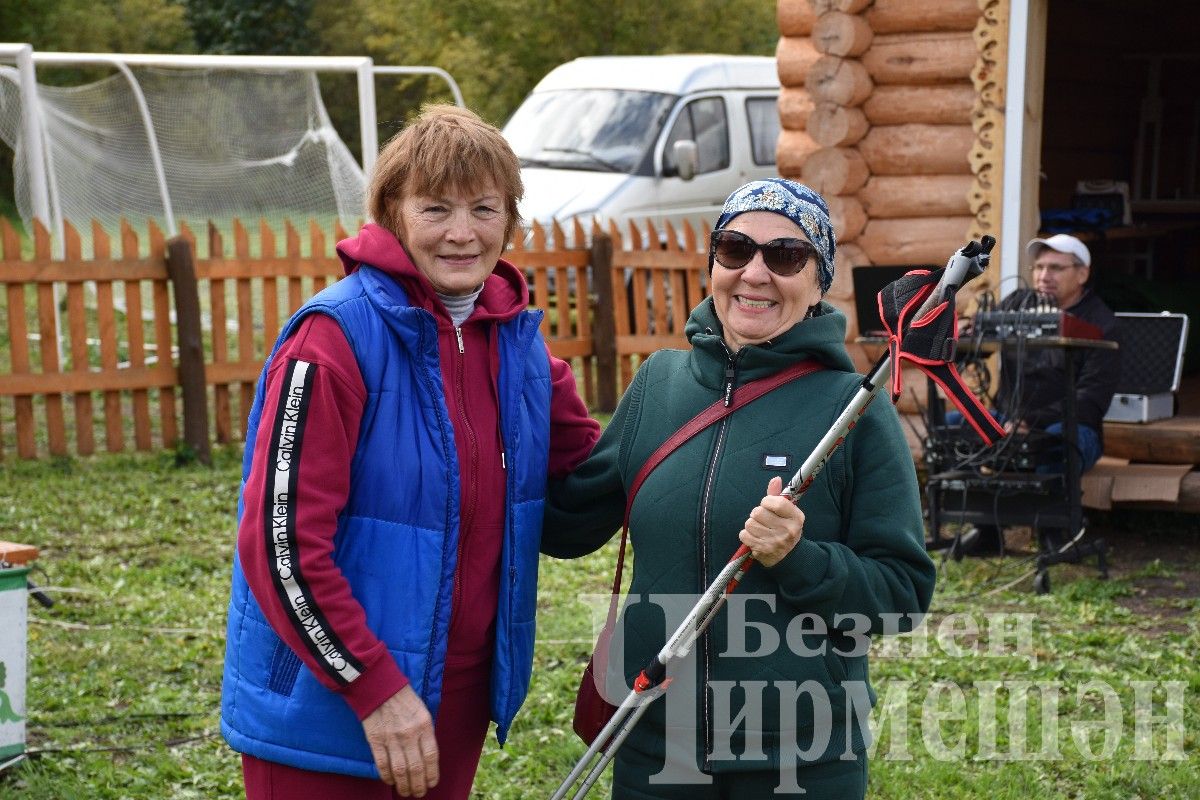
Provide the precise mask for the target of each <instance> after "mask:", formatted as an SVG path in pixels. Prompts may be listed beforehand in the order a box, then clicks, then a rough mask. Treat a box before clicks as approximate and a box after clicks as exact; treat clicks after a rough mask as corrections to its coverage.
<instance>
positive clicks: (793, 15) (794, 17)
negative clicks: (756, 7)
mask: <svg viewBox="0 0 1200 800" xmlns="http://www.w3.org/2000/svg"><path fill="white" fill-rule="evenodd" d="M816 21H817V12H816V11H815V10H813V7H812V3H810V2H809V1H808V0H779V2H778V4H777V5H776V6H775V22H776V24H778V26H779V33H780V35H782V36H808V35H809V34H811V33H812V29H813V25H814V24H816Z"/></svg>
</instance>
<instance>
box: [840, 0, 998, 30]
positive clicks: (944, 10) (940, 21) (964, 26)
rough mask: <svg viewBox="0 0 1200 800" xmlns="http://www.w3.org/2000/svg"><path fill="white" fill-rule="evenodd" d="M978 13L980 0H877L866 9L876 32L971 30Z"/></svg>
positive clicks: (872, 27)
mask: <svg viewBox="0 0 1200 800" xmlns="http://www.w3.org/2000/svg"><path fill="white" fill-rule="evenodd" d="M979 17H980V11H979V0H938V2H936V3H914V2H913V0H875V2H874V3H872V4H871V7H870V8H868V9H867V10H866V11H865V12H864V13H863V18H864V19H866V21H867V22H868V23H869V24H870V26H871V30H873V31H875V33H916V32H919V31H970V30H973V29H974V28H975V24H976V23H977V22H979Z"/></svg>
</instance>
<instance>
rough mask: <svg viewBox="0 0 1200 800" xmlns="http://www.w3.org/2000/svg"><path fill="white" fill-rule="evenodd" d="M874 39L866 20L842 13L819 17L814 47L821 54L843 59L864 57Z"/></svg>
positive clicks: (813, 32)
mask: <svg viewBox="0 0 1200 800" xmlns="http://www.w3.org/2000/svg"><path fill="white" fill-rule="evenodd" d="M874 37H875V34H874V33H873V32H872V31H871V26H870V25H868V24H867V21H866V20H865V19H863V18H862V17H860V16H858V15H857V14H846V13H844V12H841V11H831V12H829V13H828V14H822V15H821V16H819V17H817V23H816V25H814V26H813V31H812V41H813V47H815V48H817V50H818V51H819V52H821V53H825V54H827V55H831V56H841V57H846V56H859V55H862V54H863V53H865V52H866V51H867V49H868V48H869V47H870V46H871V40H872V39H873V38H874Z"/></svg>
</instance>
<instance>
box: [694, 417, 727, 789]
mask: <svg viewBox="0 0 1200 800" xmlns="http://www.w3.org/2000/svg"><path fill="white" fill-rule="evenodd" d="M728 430H729V418H728V417H726V418H725V419H723V420H721V424H720V427H718V428H717V440H716V443H715V444H714V445H713V454H712V461H711V462H710V463H709V465H708V474H707V475H705V477H704V495H703V497H704V502H703V504H702V506H701V508H702V511H701V517H700V591H701V592H703V591H704V590H705V589H707V588H708V530H709V525H710V523H711V520H710V518H709V512H710V511H711V510H712V490H713V484H714V482H715V479H716V475H717V464H718V463H719V462H720V460H721V451H722V450H723V449H724V447H725V434H726V432H727V431H728ZM711 637H712V630H711V629H705V631H704V633H703V634H701V636H700V660H701V662H702V663H703V665H704V675H703V678H702V680H701V683H700V692H701V697H702V698H703V699H702V702H701V708H702V710H703V716H704V719H703V725H704V765H705V769H706V770H708V769H711V767H712V723H711V720H712V703H711V702H710V701H709V698H708V684H709V680H710V678H711V675H712V650H711V647H712V638H711Z"/></svg>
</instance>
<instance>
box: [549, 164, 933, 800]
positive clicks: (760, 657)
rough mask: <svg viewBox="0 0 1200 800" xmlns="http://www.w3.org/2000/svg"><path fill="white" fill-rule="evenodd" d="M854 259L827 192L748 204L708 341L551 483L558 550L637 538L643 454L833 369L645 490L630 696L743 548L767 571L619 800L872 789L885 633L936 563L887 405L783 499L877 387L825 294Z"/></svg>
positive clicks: (734, 220)
mask: <svg viewBox="0 0 1200 800" xmlns="http://www.w3.org/2000/svg"><path fill="white" fill-rule="evenodd" d="M833 267H834V234H833V228H832V225H831V223H830V220H829V212H828V209H827V207H826V205H825V202H824V200H822V199H821V197H820V195H818V194H817V193H815V192H813V191H812V190H811V189H809V188H808V187H806V186H802V185H801V184H798V183H795V182H792V181H788V180H784V179H772V180H767V181H755V182H753V183H749V184H747V185H745V186H743V187H742V188H740V189H738V190H737V191H736V192H734V193H733V194H732V195H730V197H729V199H728V200H727V201H726V203H725V207H724V210H723V212H722V214H721V216H720V218H719V220H718V221H717V224H716V227H715V230H714V231H713V234H712V240H711V244H710V255H709V269H710V276H711V280H710V290H711V296H710V297H709V298H707V299H705V300H704V301H703V302H702V303H701V304H700V305H699V306H697V307H696V308H695V309H694V310H693V311H692V313H691V317H690V318H689V320H688V323H687V328H686V334H687V337H688V341H689V343H690V344H691V349H690V350H662V351H659V352H657V353H655V354H654V355H653V356H651V357H650V358H649V359H647V361H646V362H645V363H644V364H643V365H642V367H641V368H640V369H639V370H638V373H637V375H636V376H635V377H634V380H633V383H632V385H631V386H630V387H629V390H628V391H627V392H626V393H625V395H624V397H622V399H621V402H620V404H619V406H618V408H617V411H616V413H615V414H614V415H613V418H612V421H611V422H610V424H609V426H608V428H607V430H606V431H605V432H604V434H603V436H602V437H601V439H600V442H599V443H598V444H597V446H596V449H595V450H594V451H593V453H592V455H591V456H590V457H589V458H588V460H587V461H585V462H584V463H583V464H582V465H580V467H579V468H578V469H577V470H576V471H575V472H574V473H573V474H572V475H570V476H569V477H568V478H566V479H565V480H562V481H559V482H557V483H555V484H554V485H553V486H552V487H551V492H550V498H549V502H548V510H547V518H546V525H545V526H544V534H543V545H542V548H543V551H544V552H546V553H549V554H550V555H553V556H557V557H560V558H571V557H577V556H580V555H583V554H585V553H589V552H592V551H594V550H596V549H597V548H599V547H600V546H601V545H602V544H604V542H606V541H607V540H608V539H610V538H611V537H612V535H613V532H614V530H615V529H618V528H619V527H620V524H621V518H622V515H623V512H624V509H625V503H626V494H627V491H628V490H629V488H630V485H631V483H632V481H633V479H634V477H635V475H636V474H637V473H638V471H639V469H640V467H641V466H642V464H643V463H645V461H646V460H647V458H648V457H649V456H650V454H651V453H652V452H654V450H655V449H657V448H658V446H659V445H660V444H662V443H663V442H664V441H665V440H666V439H667V438H668V437H669V436H670V435H671V434H672V433H674V432H675V431H676V430H677V429H678V428H680V427H681V426H683V425H684V424H686V423H687V422H688V421H689V420H690V419H692V418H693V417H694V416H696V415H697V414H698V413H699V412H700V411H701V410H702V409H704V408H705V407H707V406H709V405H710V404H712V403H713V402H714V401H716V400H717V399H719V398H721V397H725V398H726V402H727V403H728V402H732V401H733V400H734V399H736V397H737V392H738V389H739V387H741V386H743V385H744V384H746V383H747V382H749V381H752V380H756V379H759V378H763V377H765V376H769V375H771V374H772V373H775V372H777V371H779V370H781V369H784V368H786V367H788V366H790V365H792V364H794V363H796V362H797V361H800V360H805V359H810V360H816V361H818V362H819V363H820V365H821V366H822V369H821V370H819V371H816V372H813V373H811V374H808V375H805V376H804V377H801V378H798V379H796V380H793V381H791V382H789V383H786V384H784V385H783V386H781V387H779V388H777V389H775V390H774V391H772V392H770V393H769V394H767V395H765V396H763V397H762V398H760V399H758V400H756V401H754V402H752V403H749V404H747V405H745V406H744V407H742V408H739V409H738V410H737V411H736V412H734V413H733V414H732V415H730V416H728V417H726V418H725V419H724V420H722V421H721V422H718V423H716V424H714V425H711V426H709V427H708V428H706V429H704V430H703V431H701V432H700V433H699V434H697V435H696V436H694V437H693V438H692V439H690V440H689V441H688V442H687V443H686V444H684V445H683V446H681V447H680V448H679V449H678V450H676V451H674V453H672V454H671V455H670V456H669V457H667V458H666V460H665V461H663V462H662V463H661V464H660V465H659V466H658V468H657V469H655V470H654V471H653V472H652V473H650V475H649V477H648V478H647V479H646V481H645V483H644V484H642V487H641V489H640V491H639V492H638V494H637V496H636V498H635V500H634V503H633V506H632V509H631V512H630V541H631V543H632V546H633V552H634V554H635V557H636V558H635V561H636V563H635V565H634V569H633V578H632V585H631V587H630V595H629V599H628V600H627V601H626V603H625V606H624V608H623V609H622V614H621V620H620V624H618V626H617V634H616V635H615V636H614V638H613V643H614V644H613V649H612V650H611V656H612V658H611V659H609V665H610V666H609V671H608V672H609V674H608V679H607V683H608V686H607V687H605V690H606V692H605V693H606V694H607V695H608V696H609V699H610V700H615V701H619V699H620V698H622V697H624V695H625V694H626V693H627V692H628V687H629V686H630V685H631V682H632V678H633V677H634V676H636V675H637V673H638V672H639V671H640V670H641V669H642V668H643V667H644V666H646V664H647V663H648V662H649V660H650V659H651V658H652V657H653V656H654V655H655V654H656V653H657V652H658V650H659V649H660V648H661V647H662V645H663V643H664V642H665V640H666V637H667V636H669V635H670V633H671V632H672V631H673V630H674V628H675V627H676V626H677V625H678V624H679V622H680V621H681V620H682V618H683V616H684V614H686V612H687V610H688V609H690V608H691V606H692V605H693V603H694V602H695V601H696V599H697V597H698V595H699V594H700V593H701V592H702V591H703V589H704V588H705V587H706V586H707V585H708V584H709V583H710V582H711V581H712V580H713V579H714V578H715V577H716V575H717V573H718V572H720V570H721V568H722V567H723V566H724V565H725V563H726V562H727V561H728V560H729V557H730V556H731V555H732V554H733V552H734V551H735V550H736V549H737V548H738V546H739V544H743V543H744V544H746V545H747V546H749V547H750V549H751V551H752V553H753V556H754V558H755V560H756V561H757V562H758V564H759V565H760V566H756V567H754V568H753V569H751V570H750V571H749V572H748V573H747V575H746V577H745V579H744V580H743V581H742V582H741V584H740V585H739V586H738V588H737V590H736V591H735V592H734V593H733V594H732V595H730V602H729V605H728V606H727V607H726V609H725V610H724V611H722V613H721V614H719V615H718V616H717V618H716V619H715V621H714V622H713V624H712V625H711V626H710V627H709V629H708V630H707V631H706V632H705V633H704V635H703V636H702V638H701V639H700V640H699V641H698V642H697V644H696V647H695V648H694V649H693V651H692V653H691V654H690V655H689V656H688V658H686V659H683V660H682V661H681V662H680V663H679V664H678V665H673V667H672V669H671V670H670V671H669V673H668V676H669V677H670V678H671V679H672V681H673V683H672V686H671V689H670V691H668V692H667V694H666V697H665V702H661V701H660V702H658V703H656V704H655V705H654V706H653V707H652V708H651V709H650V710H649V711H648V712H647V713H646V715H645V716H644V717H643V718H642V719H641V721H640V722H639V723H638V725H637V727H636V728H635V729H634V731H633V732H632V734H631V735H630V736H629V738H628V739H627V740H626V742H625V744H624V746H623V747H622V748H621V750H620V751H619V753H618V754H617V757H616V760H615V765H614V773H613V797H614V798H620V799H621V800H627V799H632V798H639V799H641V798H659V799H660V800H668V799H669V798H677V797H678V798H686V800H709V798H713V799H714V800H715V798H756V797H771V796H774V797H789V796H792V797H801V796H802V797H805V798H807V800H813V798H825V797H829V798H854V797H862V796H863V795H864V793H865V791H866V781H867V766H866V754H865V752H866V749H867V745H868V741H869V733H868V731H867V729H866V728H867V725H866V720H867V714H868V712H869V710H870V705H871V704H872V703H873V702H874V700H875V694H874V692H873V690H871V688H870V686H869V684H868V679H867V658H866V652H867V649H868V648H869V643H870V638H871V637H872V636H874V635H878V634H884V633H898V632H904V631H907V630H910V629H911V628H912V626H913V625H914V624H915V623H916V622H917V621H918V619H919V616H920V615H921V614H923V613H924V612H925V611H926V610H927V609H928V606H929V601H930V597H931V596H932V594H933V585H934V567H933V564H932V562H931V561H930V559H929V557H928V556H927V555H926V553H925V548H924V528H923V524H922V518H921V507H920V498H919V494H918V489H917V479H916V472H915V470H914V467H913V460H912V457H911V455H910V453H909V450H908V447H907V445H906V443H905V439H904V435H903V433H902V431H901V429H900V423H899V419H898V417H897V415H896V411H895V409H894V408H893V407H892V406H891V405H890V404H888V403H887V402H885V401H880V402H874V403H872V404H871V405H870V406H869V407H868V410H867V412H866V414H865V415H864V416H863V417H862V418H861V420H860V421H859V423H858V425H857V426H856V427H855V429H854V431H853V432H852V433H851V434H850V435H849V436H848V437H847V438H846V441H845V444H844V445H843V446H842V447H841V448H839V449H838V450H837V451H836V452H835V454H834V455H833V457H832V458H831V459H830V461H829V463H828V464H827V465H826V467H825V468H824V470H823V471H822V472H821V473H820V474H819V475H818V476H817V478H816V480H815V482H814V483H813V484H812V486H811V487H810V488H809V489H808V491H807V492H806V493H805V494H804V495H803V497H802V498H801V501H800V503H799V507H797V506H796V505H793V504H792V503H791V502H790V501H788V500H787V499H786V498H784V497H782V496H780V495H781V490H782V486H783V483H784V481H785V480H786V479H788V478H789V477H790V476H791V475H792V474H793V473H795V471H796V470H797V469H798V468H799V466H800V464H801V463H802V462H803V461H804V459H805V458H806V457H807V456H808V455H809V453H811V452H812V450H813V449H814V447H815V446H816V444H817V442H818V441H819V440H820V438H821V437H822V435H824V434H825V433H826V432H827V431H828V430H829V429H830V428H831V427H832V424H833V422H834V420H835V418H836V417H837V416H838V414H839V412H841V411H842V409H844V408H845V407H846V405H847V404H848V403H849V401H850V398H851V396H852V395H853V394H854V392H855V390H856V389H857V388H858V386H859V384H860V381H861V376H858V375H856V374H855V373H854V366H853V364H852V362H851V360H850V357H849V355H848V354H847V353H846V349H845V346H844V342H845V336H846V320H845V318H844V317H843V316H842V314H841V313H839V312H838V311H837V310H836V309H835V308H833V307H832V306H831V305H829V304H828V303H826V302H824V301H823V300H822V298H823V296H824V294H825V292H826V291H827V290H828V289H829V286H830V284H831V283H832V281H833ZM764 488H765V496H764Z"/></svg>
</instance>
